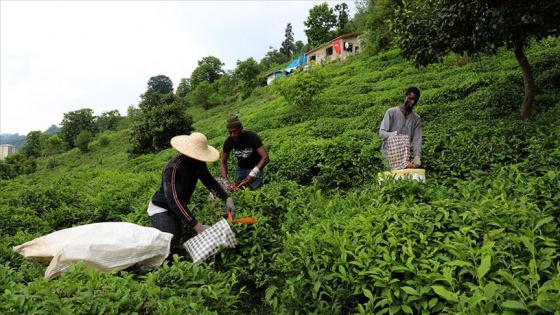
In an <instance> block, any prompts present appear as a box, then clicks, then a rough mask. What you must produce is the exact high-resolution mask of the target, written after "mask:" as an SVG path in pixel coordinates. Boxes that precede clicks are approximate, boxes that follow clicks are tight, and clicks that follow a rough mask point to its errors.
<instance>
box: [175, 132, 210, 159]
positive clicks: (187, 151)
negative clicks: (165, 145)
mask: <svg viewBox="0 0 560 315" xmlns="http://www.w3.org/2000/svg"><path fill="white" fill-rule="evenodd" d="M171 146H173V147H174V148H175V150H177V151H179V152H181V153H183V154H184V155H186V156H188V157H191V158H193V159H195V160H199V161H203V162H214V161H216V160H218V158H219V157H220V152H218V150H216V148H214V147H212V146H209V145H208V139H206V136H205V135H203V134H201V133H200V132H193V133H191V134H190V135H188V136H186V135H181V136H175V137H173V139H171Z"/></svg>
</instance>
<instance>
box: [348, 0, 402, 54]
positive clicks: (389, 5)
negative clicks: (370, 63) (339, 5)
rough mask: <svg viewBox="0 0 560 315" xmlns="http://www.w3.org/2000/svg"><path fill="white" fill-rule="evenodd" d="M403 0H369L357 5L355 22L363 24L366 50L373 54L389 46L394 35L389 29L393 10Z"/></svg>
mask: <svg viewBox="0 0 560 315" xmlns="http://www.w3.org/2000/svg"><path fill="white" fill-rule="evenodd" d="M403 5H404V4H403V0H371V1H369V3H368V4H367V6H366V7H365V8H364V7H361V6H360V7H358V12H359V13H358V14H357V18H358V21H357V23H363V24H365V25H364V26H365V28H366V29H367V32H366V35H365V36H366V41H367V45H366V50H368V51H370V52H371V53H373V54H375V53H378V52H381V51H384V50H387V49H389V48H391V42H392V40H393V37H394V36H395V34H394V32H393V31H392V30H391V25H392V24H393V23H392V21H393V20H394V19H395V12H396V11H397V9H398V8H401V7H402V6H403Z"/></svg>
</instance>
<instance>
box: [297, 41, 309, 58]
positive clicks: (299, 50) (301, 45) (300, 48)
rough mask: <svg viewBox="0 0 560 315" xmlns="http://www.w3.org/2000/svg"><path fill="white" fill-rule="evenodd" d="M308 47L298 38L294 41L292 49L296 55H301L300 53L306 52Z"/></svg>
mask: <svg viewBox="0 0 560 315" xmlns="http://www.w3.org/2000/svg"><path fill="white" fill-rule="evenodd" d="M308 49H309V45H307V44H304V43H303V42H302V41H301V40H298V41H297V42H296V43H295V49H294V51H295V53H296V54H297V55H301V54H303V53H305V52H307V50H308Z"/></svg>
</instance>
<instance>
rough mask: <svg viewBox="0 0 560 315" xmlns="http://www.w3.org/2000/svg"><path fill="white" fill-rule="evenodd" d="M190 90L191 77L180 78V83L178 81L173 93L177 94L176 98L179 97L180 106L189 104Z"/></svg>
mask: <svg viewBox="0 0 560 315" xmlns="http://www.w3.org/2000/svg"><path fill="white" fill-rule="evenodd" d="M191 92H192V89H191V79H190V78H188V79H185V78H183V79H181V83H179V85H178V86H177V91H176V92H175V95H177V98H178V99H179V102H180V103H181V105H182V106H185V107H186V106H189V105H190V101H189V95H190V94H191Z"/></svg>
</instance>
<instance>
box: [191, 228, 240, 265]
mask: <svg viewBox="0 0 560 315" xmlns="http://www.w3.org/2000/svg"><path fill="white" fill-rule="evenodd" d="M235 245H237V241H236V240H235V235H234V234H233V232H232V231H231V228H230V226H229V224H228V222H227V221H226V219H221V220H220V221H219V222H218V223H216V224H214V225H212V226H211V227H209V228H207V229H206V230H204V231H203V232H202V233H200V234H198V235H196V236H195V237H193V238H191V239H189V240H188V241H186V242H185V244H183V246H184V247H185V249H186V250H187V252H188V253H189V255H190V256H191V258H192V260H193V262H197V263H199V262H203V261H205V260H206V259H208V258H210V257H211V256H212V255H214V254H216V253H217V252H218V251H219V250H220V246H223V247H227V248H234V247H235Z"/></svg>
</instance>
